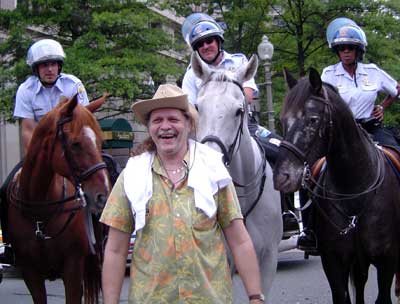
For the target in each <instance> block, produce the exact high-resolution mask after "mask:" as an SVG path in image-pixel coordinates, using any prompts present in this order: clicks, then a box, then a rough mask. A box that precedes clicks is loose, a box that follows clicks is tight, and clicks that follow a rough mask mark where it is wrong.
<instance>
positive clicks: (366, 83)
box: [362, 76, 372, 86]
mask: <svg viewBox="0 0 400 304" xmlns="http://www.w3.org/2000/svg"><path fill="white" fill-rule="evenodd" d="M362 83H363V85H365V86H370V85H372V83H371V82H369V79H368V76H365V77H364V78H363V80H362Z"/></svg>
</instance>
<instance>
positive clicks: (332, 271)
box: [321, 252, 351, 304]
mask: <svg viewBox="0 0 400 304" xmlns="http://www.w3.org/2000/svg"><path fill="white" fill-rule="evenodd" d="M321 261H322V267H323V269H324V272H325V275H326V278H327V279H328V283H329V286H330V288H331V291H332V302H333V304H351V300H350V294H349V288H348V284H349V274H350V266H349V265H350V263H347V262H346V261H343V260H342V259H341V257H339V256H337V255H335V254H326V253H322V252H321Z"/></svg>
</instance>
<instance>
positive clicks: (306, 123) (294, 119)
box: [274, 68, 333, 192]
mask: <svg viewBox="0 0 400 304" xmlns="http://www.w3.org/2000/svg"><path fill="white" fill-rule="evenodd" d="M284 76H285V79H286V82H287V84H288V87H289V89H290V90H289V92H288V94H287V96H286V98H285V101H284V105H283V108H282V113H281V123H282V128H283V134H284V139H283V141H282V143H281V146H280V148H279V155H278V159H277V162H276V165H275V168H274V186H275V188H276V189H277V190H282V191H285V192H294V191H297V190H298V189H299V188H300V186H301V183H302V179H303V178H305V177H306V175H307V174H308V172H305V171H306V170H305V169H307V168H308V166H307V165H308V164H310V165H312V164H314V162H315V161H316V160H318V159H319V158H321V157H323V156H325V155H326V153H327V150H328V149H329V144H330V140H331V134H330V132H332V127H333V126H332V103H331V102H330V101H329V99H330V98H331V95H332V92H333V89H332V88H330V87H327V86H325V85H323V83H322V81H321V77H320V75H319V74H318V72H317V71H316V70H315V69H313V68H310V72H309V77H308V78H302V79H300V80H299V81H297V80H296V79H294V77H293V76H292V75H291V74H290V73H289V72H288V71H287V70H286V69H285V70H284Z"/></svg>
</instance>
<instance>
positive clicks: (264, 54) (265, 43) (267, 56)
mask: <svg viewBox="0 0 400 304" xmlns="http://www.w3.org/2000/svg"><path fill="white" fill-rule="evenodd" d="M257 51H258V56H259V57H260V59H261V60H262V61H263V62H264V71H265V90H266V93H267V117H268V129H269V130H270V131H275V119H274V107H273V104H272V81H271V70H270V67H271V59H272V55H273V54H274V46H273V44H272V43H271V42H270V41H269V40H268V37H267V36H266V35H264V36H263V37H262V40H261V43H260V44H259V45H258V48H257Z"/></svg>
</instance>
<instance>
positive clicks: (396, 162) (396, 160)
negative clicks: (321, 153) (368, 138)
mask: <svg viewBox="0 0 400 304" xmlns="http://www.w3.org/2000/svg"><path fill="white" fill-rule="evenodd" d="M377 147H378V149H380V150H381V151H382V152H383V154H384V155H385V156H386V158H387V159H388V160H389V162H390V164H391V166H392V168H393V170H394V171H395V173H396V175H397V176H398V178H399V181H400V151H398V150H397V149H395V148H393V147H391V146H380V145H379V146H377ZM325 162H326V159H325V157H322V158H320V159H319V160H317V161H316V162H315V163H314V164H313V166H312V167H311V175H312V177H313V178H314V179H317V178H318V177H319V175H320V173H321V170H322V167H323V166H324V164H325Z"/></svg>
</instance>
